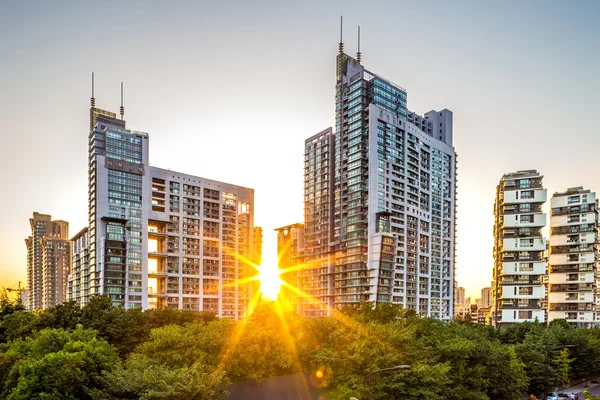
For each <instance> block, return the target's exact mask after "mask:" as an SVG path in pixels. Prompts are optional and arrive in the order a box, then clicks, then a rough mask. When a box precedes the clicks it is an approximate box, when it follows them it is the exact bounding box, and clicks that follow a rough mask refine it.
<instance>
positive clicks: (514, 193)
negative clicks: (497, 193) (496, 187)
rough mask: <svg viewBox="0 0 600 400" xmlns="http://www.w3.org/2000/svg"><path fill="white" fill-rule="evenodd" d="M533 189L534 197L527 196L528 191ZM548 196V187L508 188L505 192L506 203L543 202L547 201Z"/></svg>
mask: <svg viewBox="0 0 600 400" xmlns="http://www.w3.org/2000/svg"><path fill="white" fill-rule="evenodd" d="M532 190H533V197H532V198H531V197H528V196H527V193H528V192H531V191H532ZM523 192H525V193H523ZM523 196H525V198H523ZM517 197H518V198H517ZM546 197H547V196H546V189H525V190H507V191H505V192H504V204H521V203H543V202H545V201H546Z"/></svg>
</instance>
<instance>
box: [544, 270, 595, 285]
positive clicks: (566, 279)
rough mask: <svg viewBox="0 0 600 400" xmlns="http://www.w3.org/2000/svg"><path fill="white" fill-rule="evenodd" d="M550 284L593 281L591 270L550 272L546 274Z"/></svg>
mask: <svg viewBox="0 0 600 400" xmlns="http://www.w3.org/2000/svg"><path fill="white" fill-rule="evenodd" d="M573 277H576V279H574V278H573ZM548 282H549V283H551V284H568V283H590V282H594V273H593V272H552V273H550V274H549V275H548Z"/></svg>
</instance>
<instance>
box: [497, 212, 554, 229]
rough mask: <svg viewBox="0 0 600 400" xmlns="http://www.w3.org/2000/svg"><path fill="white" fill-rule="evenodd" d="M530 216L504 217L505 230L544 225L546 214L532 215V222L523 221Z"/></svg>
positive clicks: (515, 215)
mask: <svg viewBox="0 0 600 400" xmlns="http://www.w3.org/2000/svg"><path fill="white" fill-rule="evenodd" d="M529 215H532V214H509V215H505V216H504V227H506V228H528V227H539V226H545V225H546V214H545V213H542V214H533V220H532V221H530V220H529V219H525V217H526V216H529Z"/></svg>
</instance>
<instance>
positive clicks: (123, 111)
mask: <svg viewBox="0 0 600 400" xmlns="http://www.w3.org/2000/svg"><path fill="white" fill-rule="evenodd" d="M119 110H120V112H121V121H122V120H123V115H125V107H123V82H121V108H119Z"/></svg>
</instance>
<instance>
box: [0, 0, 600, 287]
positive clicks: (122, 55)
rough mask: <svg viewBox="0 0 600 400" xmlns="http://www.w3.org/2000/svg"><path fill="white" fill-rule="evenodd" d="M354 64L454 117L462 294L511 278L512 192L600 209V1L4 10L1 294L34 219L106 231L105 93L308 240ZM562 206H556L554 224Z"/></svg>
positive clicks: (270, 225) (260, 218)
mask: <svg viewBox="0 0 600 400" xmlns="http://www.w3.org/2000/svg"><path fill="white" fill-rule="evenodd" d="M340 14H343V15H344V27H345V28H344V33H345V40H344V42H345V43H346V51H347V52H348V53H349V54H354V53H355V51H356V26H357V25H359V24H360V25H361V32H362V39H361V50H362V54H363V64H364V65H365V66H366V67H367V69H369V70H371V71H373V72H377V73H379V74H381V75H383V76H385V77H387V78H388V79H390V80H392V81H394V82H396V83H398V84H399V85H401V86H403V87H404V88H406V89H407V91H408V107H409V109H411V110H414V111H416V112H418V113H421V114H422V113H425V112H427V111H429V110H431V109H436V110H439V109H442V108H448V109H450V110H451V111H453V112H454V124H455V125H454V140H455V143H454V146H455V148H456V150H457V152H458V155H459V156H458V162H459V169H458V171H459V172H458V173H459V176H458V252H457V254H458V262H457V271H458V274H457V278H458V282H459V285H460V286H464V287H466V289H467V294H468V295H472V296H474V297H477V296H479V290H480V288H481V287H483V286H486V285H489V283H490V281H491V277H492V274H491V271H492V264H493V258H492V246H493V236H492V235H493V233H492V227H493V222H494V216H493V202H494V190H495V185H496V184H497V182H498V180H499V179H500V177H501V176H502V174H503V173H505V172H510V171H515V170H519V169H534V168H535V169H538V170H539V171H540V172H541V173H542V174H544V175H545V178H544V185H545V187H547V188H548V193H549V197H550V196H551V194H552V193H553V192H555V191H559V190H564V189H566V188H567V187H571V186H579V185H583V186H585V187H586V188H590V189H592V190H598V191H600V178H599V177H598V172H600V161H599V159H598V149H599V144H600V137H599V135H598V133H599V129H598V124H597V121H596V120H595V118H596V117H594V115H597V113H598V108H599V106H600V101H599V100H598V93H600V79H599V77H598V71H600V59H599V58H600V52H599V49H600V28H599V27H600V24H598V21H597V17H598V15H600V2H598V1H566V0H565V1H541V0H540V1H533V0H529V1H520V0H519V1H517V0H515V1H502V2H499V1H485V0H481V1H475V0H473V1H452V2H448V1H385V2H384V1H380V2H377V1H369V2H365V1H361V2H358V1H339V2H337V1H306V0H305V1H296V2H293V1H194V2H191V1H190V2H183V1H178V2H164V1H163V2H151V1H143V2H141V1H140V2H136V1H127V2H110V1H105V2H80V1H74V2H58V1H52V2H27V1H19V2H17V1H8V0H1V1H0V121H1V124H2V125H1V128H0V135H1V139H2V140H1V145H0V178H1V182H2V184H3V187H2V196H0V221H2V222H1V225H0V286H11V287H15V286H16V284H17V281H19V280H21V281H23V282H25V280H26V279H25V277H26V249H25V244H24V239H25V238H26V237H27V236H28V235H29V233H30V229H29V223H28V219H29V218H30V217H31V215H32V213H33V212H34V211H38V212H41V213H48V214H51V215H52V216H53V217H54V218H55V219H64V220H67V221H69V222H70V231H71V232H70V233H71V234H74V233H76V232H77V231H79V230H80V229H81V228H83V227H84V226H85V225H86V221H87V189H86V184H87V178H86V177H87V164H86V162H87V135H88V118H89V97H90V73H91V72H92V71H94V72H95V73H96V104H97V106H98V107H100V108H105V109H108V110H113V111H115V112H118V106H119V85H120V82H121V81H124V82H125V118H126V120H127V123H128V127H129V128H131V129H135V130H140V131H146V132H148V133H149V134H150V162H151V164H152V165H156V166H158V167H162V168H171V169H173V170H176V171H180V172H185V173H189V174H194V175H198V176H202V177H206V178H211V179H216V180H221V181H225V182H229V183H234V184H238V185H243V186H248V187H252V188H254V189H255V204H256V206H255V223H256V225H259V226H262V227H263V229H264V233H265V245H264V252H263V253H264V258H265V259H266V261H268V262H269V261H270V262H274V261H273V260H274V258H275V253H276V249H275V247H276V246H275V235H274V232H273V229H274V228H277V227H280V226H283V225H287V224H290V223H294V222H301V221H302V220H303V202H302V196H303V175H302V174H303V161H302V160H303V150H304V139H306V138H307V137H309V136H311V135H313V134H315V133H317V132H319V131H321V130H323V129H325V128H327V127H329V126H331V125H333V122H334V112H335V105H334V85H335V56H336V53H337V43H338V40H339V16H340ZM547 208H548V206H546V209H547Z"/></svg>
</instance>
